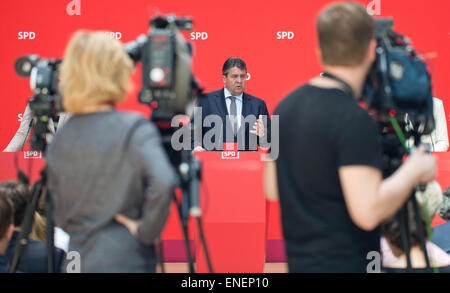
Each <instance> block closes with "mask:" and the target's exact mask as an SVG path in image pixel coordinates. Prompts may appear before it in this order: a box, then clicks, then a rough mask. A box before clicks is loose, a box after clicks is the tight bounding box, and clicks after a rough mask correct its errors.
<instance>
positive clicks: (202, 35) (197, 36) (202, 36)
mask: <svg viewBox="0 0 450 293" xmlns="http://www.w3.org/2000/svg"><path fill="white" fill-rule="evenodd" d="M206 39H208V33H207V32H192V33H191V40H206Z"/></svg>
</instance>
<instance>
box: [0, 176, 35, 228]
mask: <svg viewBox="0 0 450 293" xmlns="http://www.w3.org/2000/svg"><path fill="white" fill-rule="evenodd" d="M0 197H5V198H8V199H9V200H10V201H11V202H12V204H13V206H14V226H16V227H20V226H21V225H22V222H23V218H24V216H25V210H26V208H27V203H28V199H29V198H30V190H29V189H28V186H27V185H25V184H23V183H21V182H19V181H16V180H9V181H5V182H2V183H0Z"/></svg>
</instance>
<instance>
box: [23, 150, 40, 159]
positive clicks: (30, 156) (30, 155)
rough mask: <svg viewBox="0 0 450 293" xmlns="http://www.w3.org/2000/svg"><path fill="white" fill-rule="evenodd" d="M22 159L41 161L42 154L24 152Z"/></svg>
mask: <svg viewBox="0 0 450 293" xmlns="http://www.w3.org/2000/svg"><path fill="white" fill-rule="evenodd" d="M23 158H24V159H41V158H42V152H38V151H25V152H23Z"/></svg>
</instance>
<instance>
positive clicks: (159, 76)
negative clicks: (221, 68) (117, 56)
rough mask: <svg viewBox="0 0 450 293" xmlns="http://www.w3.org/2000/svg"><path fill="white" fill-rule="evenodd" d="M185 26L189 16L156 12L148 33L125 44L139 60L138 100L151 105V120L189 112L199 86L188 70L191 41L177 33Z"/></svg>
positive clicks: (188, 26)
mask: <svg viewBox="0 0 450 293" xmlns="http://www.w3.org/2000/svg"><path fill="white" fill-rule="evenodd" d="M187 30H192V20H191V19H188V18H184V17H181V18H176V17H175V16H174V15H168V16H167V17H162V16H157V17H156V18H153V19H151V21H150V31H149V34H148V36H146V35H141V36H139V37H138V38H137V39H136V40H135V41H133V42H130V43H127V44H125V50H126V51H127V52H128V54H129V55H130V57H131V58H132V59H133V61H134V62H138V61H140V62H141V63H142V89H141V91H140V93H139V102H140V103H142V104H146V105H149V106H150V107H151V108H152V110H153V113H152V120H153V121H155V122H158V121H165V122H170V120H171V119H172V118H173V117H174V116H175V115H177V114H185V113H187V112H189V111H188V109H187V108H188V107H189V105H190V102H192V100H193V97H194V95H195V93H196V91H197V90H199V88H198V85H197V82H196V81H195V78H194V76H193V74H192V72H191V59H192V47H191V44H189V43H187V42H185V41H184V39H183V37H182V35H181V34H179V33H178V31H187Z"/></svg>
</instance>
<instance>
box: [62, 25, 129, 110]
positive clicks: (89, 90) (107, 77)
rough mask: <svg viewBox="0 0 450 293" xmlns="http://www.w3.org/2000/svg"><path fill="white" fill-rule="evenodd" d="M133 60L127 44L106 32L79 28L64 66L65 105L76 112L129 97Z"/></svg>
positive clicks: (67, 108)
mask: <svg viewBox="0 0 450 293" xmlns="http://www.w3.org/2000/svg"><path fill="white" fill-rule="evenodd" d="M133 67H134V65H133V61H132V60H131V59H130V57H129V56H128V54H127V53H126V52H125V50H124V48H123V45H122V44H121V43H120V42H119V41H117V40H113V39H111V38H109V36H108V35H107V34H106V33H105V32H101V31H97V32H91V31H86V30H79V31H77V32H75V33H74V34H73V36H72V38H71V39H70V41H69V44H68V45H67V48H66V51H65V53H64V59H63V62H62V63H61V66H60V87H61V92H62V94H63V106H64V108H65V110H66V111H67V112H69V113H72V114H82V113H84V112H85V111H86V109H88V108H92V107H95V106H96V105H101V104H105V103H109V104H112V105H115V104H117V103H118V102H120V101H122V100H123V99H124V98H125V95H126V93H127V91H128V89H129V87H130V85H131V84H130V75H131V72H132V71H133Z"/></svg>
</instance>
